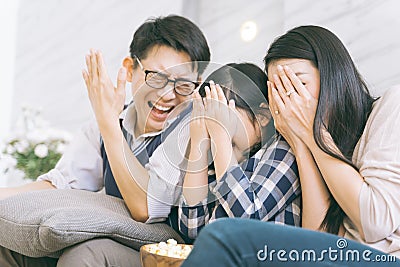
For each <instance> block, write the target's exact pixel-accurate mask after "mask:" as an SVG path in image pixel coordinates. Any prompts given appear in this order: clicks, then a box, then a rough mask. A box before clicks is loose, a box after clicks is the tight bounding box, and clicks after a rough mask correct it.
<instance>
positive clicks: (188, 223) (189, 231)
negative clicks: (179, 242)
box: [178, 195, 215, 239]
mask: <svg viewBox="0 0 400 267" xmlns="http://www.w3.org/2000/svg"><path fill="white" fill-rule="evenodd" d="M214 205H215V203H214V202H210V201H209V200H208V199H204V200H203V201H202V202H200V203H199V204H197V205H195V206H189V205H188V204H187V203H186V201H185V198H184V197H183V195H182V197H181V200H180V203H179V210H178V217H179V231H180V232H181V233H182V234H184V235H185V236H187V237H189V238H192V239H195V238H196V237H197V235H198V233H199V232H200V230H201V229H202V228H203V227H204V226H205V225H206V224H207V223H208V221H209V220H210V215H211V213H212V210H213V207H214Z"/></svg>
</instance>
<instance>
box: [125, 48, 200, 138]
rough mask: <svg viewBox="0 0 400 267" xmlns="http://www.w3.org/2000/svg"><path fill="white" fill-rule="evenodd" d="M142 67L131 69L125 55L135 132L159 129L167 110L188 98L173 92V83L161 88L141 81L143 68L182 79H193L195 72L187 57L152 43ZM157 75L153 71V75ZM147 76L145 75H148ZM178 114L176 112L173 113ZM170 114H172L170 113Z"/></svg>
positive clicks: (162, 124)
mask: <svg viewBox="0 0 400 267" xmlns="http://www.w3.org/2000/svg"><path fill="white" fill-rule="evenodd" d="M140 62H141V64H142V65H143V70H142V69H141V68H140V67H139V66H138V67H136V68H135V69H133V68H132V65H133V63H134V59H132V58H126V59H125V60H124V66H125V67H127V68H128V70H129V71H128V80H131V82H132V95H133V98H134V100H135V108H136V111H137V123H136V128H135V134H137V135H140V134H143V133H151V132H158V131H160V130H161V129H162V128H163V126H164V123H165V121H166V120H167V118H168V119H170V118H171V116H169V115H170V114H171V112H172V111H173V110H174V109H176V108H177V107H178V106H179V105H180V104H181V103H183V102H185V101H187V100H188V99H190V98H191V95H189V96H181V95H179V94H177V93H176V92H175V91H174V83H173V82H169V83H168V84H167V85H166V86H165V87H164V88H161V89H155V88H152V87H150V86H148V85H147V84H146V83H145V76H146V74H145V72H144V70H147V71H151V72H154V73H159V74H160V75H162V76H165V77H168V79H170V80H176V79H184V80H188V81H197V76H198V74H197V72H195V70H193V69H192V63H191V60H190V57H189V55H188V54H187V53H185V52H179V51H176V50H174V49H173V48H171V47H167V46H155V47H153V48H152V49H151V50H150V51H149V52H148V54H147V56H146V57H145V58H143V59H140ZM156 75H157V74H156ZM148 78H149V77H148ZM174 114H178V112H174ZM171 115H172V114H171Z"/></svg>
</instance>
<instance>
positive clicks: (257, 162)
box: [179, 135, 301, 238]
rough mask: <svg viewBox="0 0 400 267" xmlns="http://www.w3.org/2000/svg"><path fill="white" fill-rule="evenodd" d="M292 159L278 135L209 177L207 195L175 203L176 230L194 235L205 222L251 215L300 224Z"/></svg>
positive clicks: (296, 169)
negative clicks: (192, 203)
mask: <svg viewBox="0 0 400 267" xmlns="http://www.w3.org/2000/svg"><path fill="white" fill-rule="evenodd" d="M298 177H299V173H298V168H297V164H296V159H295V156H294V154H293V153H292V150H291V148H290V146H289V144H288V143H287V142H286V141H285V140H284V139H283V137H282V136H280V135H278V136H277V137H276V138H275V140H274V142H273V143H272V144H270V145H269V146H267V145H265V146H264V147H263V148H261V149H260V150H259V151H258V152H257V153H256V154H255V155H253V156H252V157H251V158H249V159H248V160H246V161H245V162H243V163H241V164H238V165H235V166H232V167H231V168H230V169H229V170H228V171H227V172H226V173H225V174H224V175H223V176H222V177H221V179H220V180H218V181H216V180H215V176H214V177H213V178H211V179H210V178H209V182H210V184H209V196H208V197H207V198H206V199H204V200H203V201H202V202H201V203H199V204H198V205H196V206H188V205H187V204H186V202H185V199H184V197H183V195H182V197H181V200H180V203H179V230H180V231H181V233H182V234H184V235H186V236H188V237H190V238H196V237H197V235H198V234H199V232H200V230H201V229H202V228H203V227H204V226H205V225H206V224H208V223H211V222H213V221H214V220H216V219H218V218H222V217H240V218H251V219H257V220H261V221H273V222H275V223H281V224H288V225H295V226H300V222H301V220H300V215H301V214H300V212H301V196H300V195H301V189H300V181H299V178H298Z"/></svg>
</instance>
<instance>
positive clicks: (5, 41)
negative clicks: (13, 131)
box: [0, 0, 19, 141]
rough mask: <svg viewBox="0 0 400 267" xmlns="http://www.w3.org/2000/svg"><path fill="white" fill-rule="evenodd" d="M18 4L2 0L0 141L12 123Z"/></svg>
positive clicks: (16, 0)
mask: <svg viewBox="0 0 400 267" xmlns="http://www.w3.org/2000/svg"><path fill="white" fill-rule="evenodd" d="M18 5H19V0H15V1H7V0H1V1H0V36H1V42H0V59H1V60H0V141H1V140H2V139H3V138H5V137H6V135H7V133H8V131H9V128H10V124H11V105H12V97H13V92H14V90H13V88H14V66H15V47H16V46H15V45H16V29H17V10H18Z"/></svg>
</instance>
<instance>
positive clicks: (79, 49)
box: [13, 0, 182, 131]
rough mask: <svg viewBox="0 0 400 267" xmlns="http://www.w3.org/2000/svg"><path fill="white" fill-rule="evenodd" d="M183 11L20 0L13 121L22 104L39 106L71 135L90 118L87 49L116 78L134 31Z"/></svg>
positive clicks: (166, 5) (165, 6)
mask: <svg viewBox="0 0 400 267" xmlns="http://www.w3.org/2000/svg"><path fill="white" fill-rule="evenodd" d="M181 9H182V0H169V1H162V0H152V1H147V2H144V1H140V0H135V1H133V0H103V1H100V0H58V1H54V0H35V1H32V0H21V10H20V13H19V16H18V27H19V28H18V41H17V66H16V73H17V78H16V80H15V98H14V101H13V103H14V104H13V118H16V116H17V115H18V113H19V110H20V107H21V104H28V105H30V106H32V105H33V106H38V107H42V108H43V116H44V117H45V118H46V119H48V120H50V122H51V124H52V126H54V127H58V128H61V129H65V130H70V131H73V130H74V129H76V128H77V127H79V126H80V125H81V124H82V123H83V122H85V121H87V120H88V119H91V118H92V116H93V115H92V111H91V107H90V102H89V101H88V97H87V92H86V87H85V86H84V82H83V79H82V76H81V70H82V69H83V68H84V67H85V61H84V57H85V55H86V54H87V52H88V51H89V49H90V48H95V49H100V50H101V51H102V52H103V54H104V57H105V61H106V65H107V66H108V71H109V75H110V76H111V77H116V73H117V70H118V68H119V67H120V66H121V63H122V59H123V58H124V57H125V56H128V55H129V45H130V42H131V39H132V34H133V32H134V31H135V30H136V28H137V27H138V26H139V25H140V24H142V23H143V22H144V21H145V20H146V19H147V18H148V17H150V16H160V15H167V14H170V13H175V14H180V13H181Z"/></svg>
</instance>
